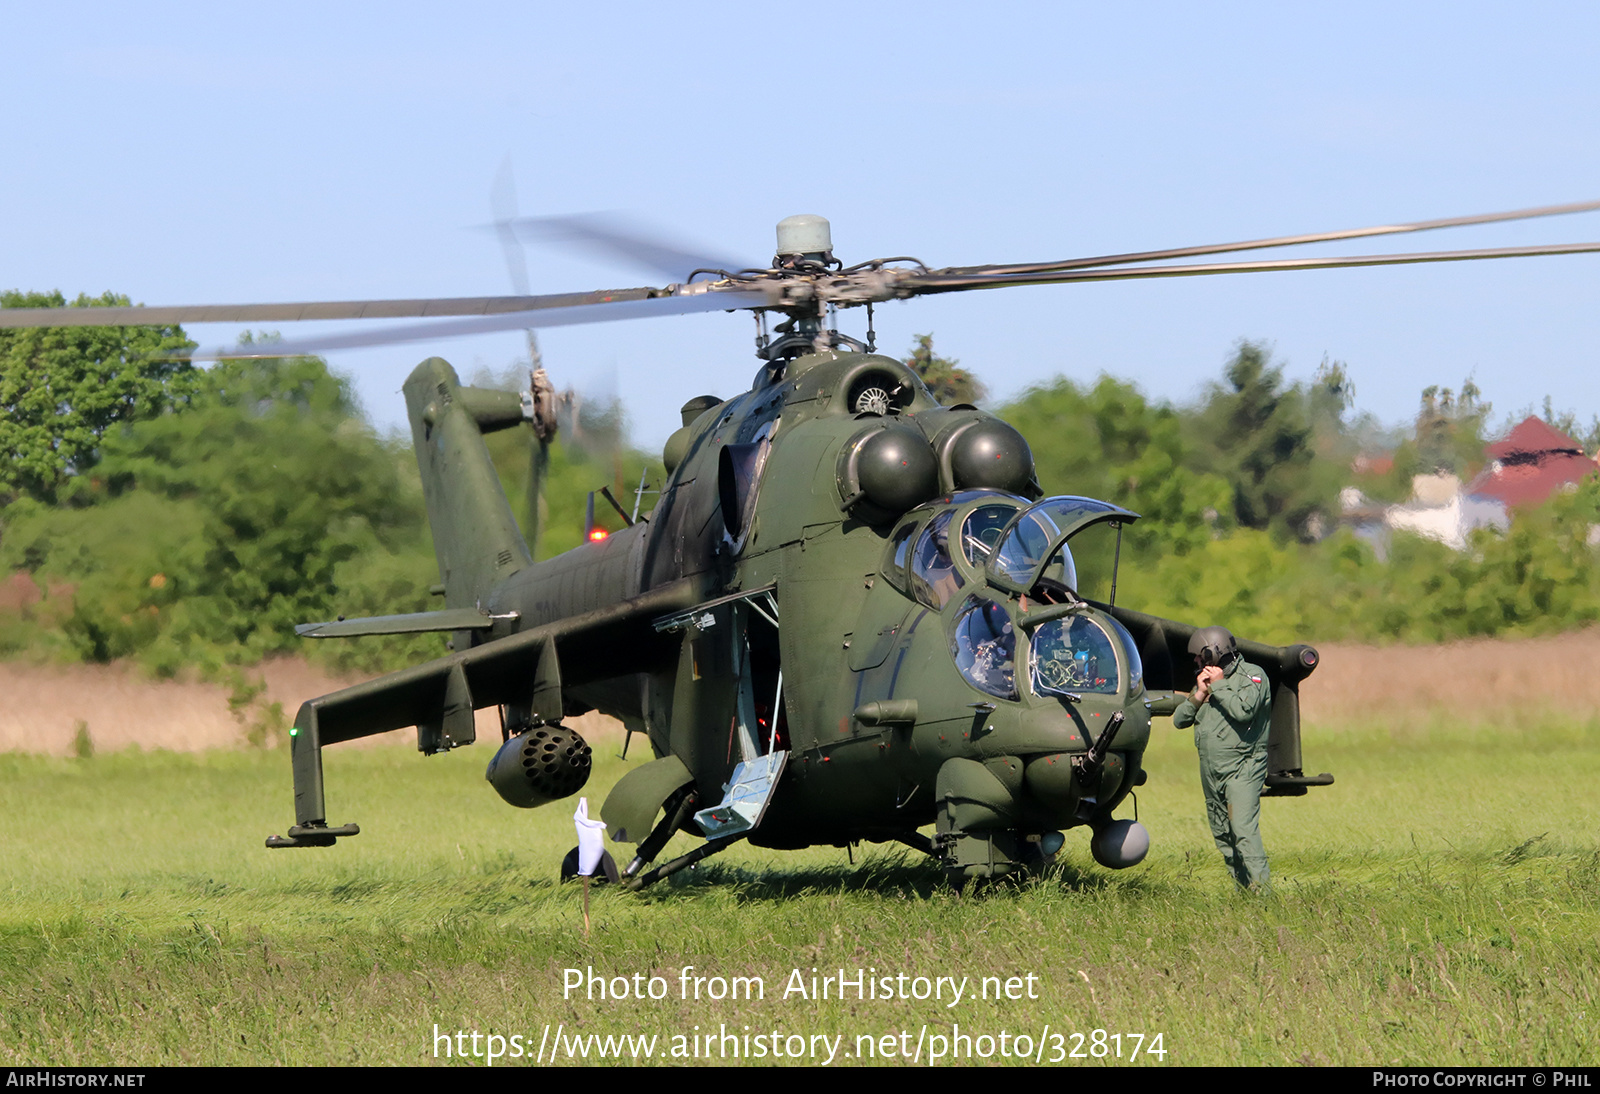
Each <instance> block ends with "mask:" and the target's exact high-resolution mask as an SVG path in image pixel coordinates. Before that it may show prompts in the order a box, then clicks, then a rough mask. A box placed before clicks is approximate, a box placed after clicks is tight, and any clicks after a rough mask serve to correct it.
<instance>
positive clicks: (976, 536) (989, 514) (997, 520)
mask: <svg viewBox="0 0 1600 1094" xmlns="http://www.w3.org/2000/svg"><path fill="white" fill-rule="evenodd" d="M1016 515H1017V510H1016V507H1015V506H1012V505H982V506H979V507H978V508H976V509H974V510H973V511H972V512H970V513H968V514H967V517H966V519H965V520H963V521H962V522H961V551H962V553H963V554H965V555H966V556H967V561H968V562H970V563H972V565H974V566H977V567H980V568H981V567H983V566H984V565H986V564H987V563H988V561H989V556H990V555H991V554H993V553H994V545H995V544H996V543H997V542H999V540H1000V532H1001V530H1002V529H1003V528H1005V526H1006V524H1007V523H1009V522H1010V520H1011V518H1012V517H1014V516H1016Z"/></svg>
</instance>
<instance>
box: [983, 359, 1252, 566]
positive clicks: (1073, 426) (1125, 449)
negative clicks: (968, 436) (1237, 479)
mask: <svg viewBox="0 0 1600 1094" xmlns="http://www.w3.org/2000/svg"><path fill="white" fill-rule="evenodd" d="M1000 416H1001V417H1003V418H1004V419H1005V420H1006V421H1008V422H1010V423H1011V424H1012V425H1013V426H1015V427H1016V428H1017V429H1018V430H1019V431H1020V432H1021V433H1022V435H1023V436H1024V437H1026V438H1027V439H1028V445H1029V447H1030V448H1031V449H1032V450H1033V458H1034V464H1035V467H1036V468H1037V473H1038V476H1039V482H1040V483H1041V484H1043V486H1044V488H1045V490H1046V491H1047V492H1050V493H1056V492H1062V493H1068V494H1085V495H1089V496H1092V497H1097V498H1103V499H1105V500H1106V501H1111V502H1115V503H1116V504H1118V505H1122V506H1126V507H1127V508H1129V509H1132V510H1134V511H1135V512H1137V513H1139V514H1141V516H1142V517H1143V519H1141V520H1140V521H1139V522H1138V523H1137V524H1134V525H1132V526H1131V528H1130V529H1129V530H1128V538H1129V546H1130V548H1131V549H1133V550H1134V551H1135V552H1136V553H1139V552H1143V553H1148V554H1151V555H1154V554H1159V553H1165V552H1176V553H1180V554H1182V553H1186V552H1188V551H1191V550H1194V549H1195V548H1197V547H1199V546H1200V545H1202V544H1203V543H1205V542H1206V541H1208V540H1210V539H1211V537H1212V535H1213V534H1215V533H1217V532H1219V531H1221V530H1223V529H1225V528H1227V527H1228V526H1230V525H1231V523H1232V513H1231V512H1229V511H1228V510H1230V509H1231V506H1230V500H1231V499H1230V496H1229V489H1228V485H1227V483H1226V482H1224V481H1223V480H1222V479H1220V478H1218V477H1217V476H1215V475H1210V474H1205V473H1203V472H1197V471H1195V470H1194V469H1193V468H1192V466H1191V465H1192V464H1193V463H1194V460H1193V457H1192V454H1191V453H1190V452H1189V450H1188V448H1187V447H1186V445H1185V443H1184V440H1183V437H1182V434H1181V430H1180V418H1179V414H1178V412H1177V411H1175V410H1173V409H1172V408H1171V407H1170V406H1165V405H1161V404H1151V403H1150V402H1149V401H1147V400H1146V399H1145V397H1144V395H1143V394H1141V393H1140V391H1139V389H1138V388H1136V387H1134V386H1133V385H1132V384H1129V383H1127V382H1125V381H1121V380H1114V379H1112V378H1111V377H1109V376H1102V377H1100V379H1099V380H1097V381H1096V382H1095V385H1094V386H1093V387H1092V388H1083V387H1080V386H1079V385H1077V384H1075V383H1073V382H1072V381H1071V380H1068V379H1065V378H1064V377H1058V378H1057V379H1056V380H1055V381H1054V382H1053V383H1051V384H1049V385H1047V386H1044V387H1036V388H1031V389H1029V390H1028V391H1027V392H1025V393H1024V394H1023V396H1022V398H1021V399H1019V400H1018V401H1017V402H1015V403H1012V404H1011V405H1009V406H1007V407H1004V408H1002V409H1001V411H1000Z"/></svg>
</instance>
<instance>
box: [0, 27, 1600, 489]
mask: <svg viewBox="0 0 1600 1094" xmlns="http://www.w3.org/2000/svg"><path fill="white" fill-rule="evenodd" d="M233 9H240V10H233ZM241 11H242V8H241V6H238V5H217V4H204V5H202V4H170V3H145V4H140V5H136V6H129V5H109V4H72V3H61V4H55V5H36V6H32V8H31V9H30V10H20V6H14V7H13V8H12V9H9V10H8V12H7V15H6V22H5V26H6V32H5V33H6V39H7V44H8V46H9V47H10V48H9V49H8V50H7V55H8V60H7V64H6V65H5V66H4V68H3V69H0V94H3V95H4V101H5V103H6V104H7V109H6V110H5V112H4V118H3V120H0V132H3V134H4V140H3V141H0V148H3V149H4V152H3V153H0V210H3V212H0V287H4V288H21V289H53V288H59V289H61V290H62V291H64V292H66V293H68V294H69V295H74V294H76V293H78V292H80V291H88V292H93V293H99V292H102V291H104V290H106V289H112V290H115V291H118V292H123V293H127V294H129V295H130V296H131V297H133V299H134V300H135V301H139V302H144V303H148V304H191V303H194V304H199V303H235V302H247V301H279V300H314V299H357V298H384V297H412V296H455V295H463V296H465V295H481V294H498V293H505V292H509V291H510V287H509V282H508V279H507V274H506V270H505V267H504V263H503V261H502V259H501V256H500V253H499V250H498V247H497V245H496V243H495V241H494V239H493V237H492V236H490V235H488V234H486V233H483V232H480V231H474V230H472V226H473V225H475V224H480V223H482V222H483V221H485V220H487V219H488V216H489V196H488V195H489V189H490V186H491V183H492V181H493V178H494V174H495V171H496V170H497V168H498V167H499V165H500V163H501V161H502V160H503V159H504V158H505V157H506V156H507V155H509V156H510V157H511V160H512V162H513V164H514V166H515V169H516V173H517V178H518V184H519V190H520V199H521V207H522V210H523V212H525V213H529V214H533V213H574V212H586V211H595V210H615V211H621V212H625V213H627V214H629V215H630V216H632V217H633V218H635V219H637V220H639V221H642V222H644V223H646V224H649V225H653V226H656V227H657V228H658V229H659V230H660V231H661V233H662V234H663V235H666V236H668V237H670V238H674V239H678V240H681V241H684V242H686V243H689V244H694V245H698V246H701V247H703V248H705V249H707V250H711V251H717V252H724V253H731V254H734V255H736V256H748V257H749V258H750V259H751V260H765V259H766V258H767V257H768V256H769V255H770V251H771V248H772V228H773V225H774V223H775V222H776V221H777V220H778V219H780V218H781V217H783V216H786V215H788V214H790V213H796V212H815V213H821V214H823V215H825V216H828V217H829V218H831V219H832V221H833V225H834V241H835V249H836V251H837V252H838V253H839V255H840V256H841V257H842V258H844V259H845V260H846V261H847V262H849V261H858V260H861V259H865V258H869V257H873V256H878V255H898V254H910V255H915V256H918V257H920V258H922V259H923V260H924V261H926V262H928V263H929V264H931V265H936V266H941V265H953V264H961V265H967V264H975V263H981V262H1017V261H1032V260H1043V259H1052V258H1062V257H1069V256H1072V255H1079V254H1098V253H1103V252H1108V251H1122V250H1131V249H1145V248H1154V247H1163V246H1178V245H1185V244H1194V243H1206V242H1214V241H1226V240H1235V239H1247V238H1255V237H1260V236H1266V235H1277V234H1288V233H1294V232H1303V231H1316V230H1324V229H1333V228H1345V227H1356V226H1360V225H1365V224H1378V223H1388V222H1394V221H1403V220H1417V219H1426V218H1433V217H1443V216H1452V215H1460V214H1468V213H1479V212H1489V211H1492V210H1499V209H1513V208H1519V207H1524V206H1533V205H1544V204H1553V203H1559V202H1570V201H1580V200H1586V199H1597V198H1600V140H1597V137H1600V132H1597V130H1600V76H1597V73H1600V7H1597V6H1594V5H1589V4H1578V3H1569V4H1561V3H1555V4H1544V5H1539V4H1531V5H1521V6H1518V7H1517V8H1515V9H1513V8H1512V7H1510V6H1509V5H1495V6H1489V5H1475V4H1462V3H1454V4H1382V5H1380V4H1365V3H1348V4H1342V5H1337V6H1334V5H1325V6H1322V7H1321V8H1320V9H1318V10H1310V7H1309V6H1307V5H1285V4H1260V5H1254V4H1213V5H1203V6H1202V5H1175V4H1173V5H1168V4H1137V5H1105V4H1093V5H1089V4H1081V5H1080V4H1050V5H1027V4H1015V5H1004V4H995V5H988V6H986V7H985V8H984V9H983V10H981V11H980V10H979V8H978V6H976V5H970V4H954V3H951V4H944V3H920V4H914V5H913V4H886V3H864V4H859V5H847V4H832V3H815V4H808V5H804V6H783V7H779V6H776V5H747V4H745V5H734V4H716V3H709V4H708V3H697V4H677V5H662V4H649V5H645V4H629V3H622V4H611V5H607V6H604V7H601V6H594V7H590V8H581V9H580V8H579V7H578V6H575V5H559V6H558V5H549V4H529V3H522V4H511V3H504V4H497V3H461V4H457V5H452V6H451V7H450V8H448V9H447V8H446V7H445V6H443V5H427V6H423V5H415V4H406V3H398V4H396V3H388V4H382V5H379V4H343V3H322V4H300V3H279V4H276V5H273V6H271V8H270V9H266V8H264V9H262V13H261V14H259V15H249V14H242V13H241ZM1593 239H1600V213H1592V214H1586V215H1581V216H1575V217H1566V218H1558V219H1552V220H1545V221H1535V222H1531V223H1529V224H1523V225H1508V226H1501V227H1496V228H1482V229H1465V230H1456V231H1449V232H1440V233H1429V234H1428V235H1425V236H1414V237H1410V239H1405V238H1402V239H1400V240H1399V241H1389V242H1384V241H1374V242H1367V243H1357V244H1352V245H1344V246H1342V247H1340V248H1323V249H1322V250H1320V251H1312V252H1307V253H1368V252H1372V251H1379V250H1413V249H1415V250H1433V249H1444V248H1457V247H1478V246H1507V245H1512V244H1517V243H1524V242H1527V243H1534V242H1577V241H1586V240H1593ZM1285 253H1286V252H1278V254H1279V255H1282V254H1285ZM528 261H529V268H530V272H531V280H532V288H533V291H535V292H558V291H572V290H581V289H593V288H605V287H620V286H628V285H641V284H651V283H655V282H657V281H659V280H660V279H659V278H657V277H655V276H654V275H651V274H649V273H647V272H643V271H638V270H634V269H629V268H626V267H621V266H616V265H607V264H604V263H602V262H599V261H597V260H592V259H586V258H582V257H577V256H573V255H571V254H567V253H563V252H560V251H557V250H545V249H542V248H541V249H537V250H530V252H529V255H528ZM1597 290H1600V256H1579V257H1559V258H1539V259H1519V260H1510V261H1502V262H1494V263H1472V264H1463V265H1457V266H1426V267H1409V268H1400V269H1388V270H1370V269H1369V270H1342V271H1317V272H1305V273H1287V274H1253V275H1243V276H1230V277H1219V278H1209V279H1204V280H1202V279H1195V278H1185V279H1179V280H1174V281H1166V282H1155V281H1151V282H1133V283H1123V284H1097V285H1077V286H1053V287H1039V288H1019V289H1011V290H1003V291H999V292H977V293H968V294H964V295H962V296H952V297H943V298H937V299H925V300H920V301H912V302H907V303H903V304H896V305H889V306H885V307H883V308H881V309H879V312H878V329H879V342H880V345H881V346H883V347H884V348H885V349H887V350H889V351H891V352H901V351H903V350H905V349H906V348H908V347H909V345H910V342H911V338H912V336H913V335H914V334H917V333H923V332H928V331H932V332H933V333H934V335H935V339H936V342H935V344H936V346H937V347H938V348H939V349H940V350H941V351H942V352H944V353H946V354H948V355H951V356H954V357H957V358H959V359H960V360H961V362H962V363H963V365H966V366H968V367H970V368H971V369H972V370H973V371H974V372H976V373H977V374H978V376H979V377H980V378H981V379H982V380H983V381H984V382H985V383H986V384H988V386H989V387H990V389H991V390H992V391H993V392H994V393H995V394H996V396H997V397H1000V398H1004V397H1006V396H1009V395H1013V394H1016V393H1017V392H1019V391H1021V390H1022V389H1024V388H1025V387H1027V386H1028V385H1030V384H1036V383H1041V382H1045V381H1047V380H1048V379H1050V378H1051V377H1053V376H1055V375H1058V374H1065V375H1068V376H1072V377H1075V378H1079V379H1084V380H1089V379H1092V378H1093V377H1094V376H1095V375H1097V374H1098V373H1101V372H1110V373H1112V374H1113V375H1117V376H1122V377H1127V378H1129V379H1132V380H1134V381H1135V382H1137V383H1138V384H1139V385H1140V386H1141V387H1142V388H1143V389H1144V390H1145V391H1146V392H1148V393H1150V394H1152V395H1156V396H1159V397H1165V398H1169V399H1173V400H1180V401H1181V400H1186V399H1191V398H1194V397H1196V396H1197V395H1198V394H1199V392H1200V390H1201V387H1202V385H1203V383H1204V382H1205V381H1207V380H1209V379H1213V378H1215V377H1217V376H1218V375H1219V370H1220V366H1221V364H1222V362H1223V361H1224V360H1225V359H1226V357H1227V356H1228V355H1229V353H1230V352H1231V349H1232V346H1233V344H1234V343H1235V341H1236V340H1237V339H1239V338H1254V339H1263V340H1267V341H1270V342H1272V343H1273V344H1274V345H1275V347H1276V351H1277V355H1278V358H1279V360H1280V361H1281V362H1283V363H1284V364H1285V365H1286V366H1287V370H1288V373H1289V375H1290V376H1291V377H1294V378H1304V377H1309V376H1310V375H1311V374H1312V372H1313V371H1314V370H1315V368H1316V366H1317V364H1318V362H1320V361H1321V360H1322V359H1323V357H1324V355H1326V356H1329V357H1332V358H1335V359H1338V360H1343V361H1345V362H1347V364H1348V366H1349V369H1350V372H1351V374H1352V376H1353V377H1354V380H1355V384H1356V396H1357V404H1358V407H1359V408H1361V409H1364V410H1369V411H1372V412H1374V413H1376V414H1377V415H1378V416H1379V417H1380V418H1382V419H1384V420H1386V421H1391V422H1394V421H1400V420H1404V419H1406V418H1408V417H1409V416H1410V415H1411V414H1412V413H1413V411H1414V409H1415V407H1416V402H1417V395H1418V392H1419V391H1420V390H1421V388H1422V387H1424V386H1425V385H1427V384H1435V383H1437V384H1443V385H1447V386H1452V387H1453V386H1456V385H1458V384H1459V383H1460V381H1461V380H1462V379H1463V378H1464V377H1466V376H1469V375H1470V376H1472V377H1473V379H1474V380H1475V382H1476V383H1477V384H1478V385H1479V387H1481V388H1482V389H1483V391H1484V393H1485V396H1486V397H1487V398H1489V399H1490V400H1492V401H1493V402H1494V404H1495V407H1496V417H1497V418H1500V417H1503V416H1504V415H1506V414H1509V413H1510V412H1512V411H1514V410H1518V409H1521V408H1523V407H1527V406H1530V405H1533V404H1536V403H1540V402H1542V400H1543V399H1544V397H1545V396H1546V395H1549V396H1551V397H1552V398H1553V400H1554V403H1555V405H1556V406H1557V407H1558V408H1570V409H1573V410H1576V411H1579V412H1580V414H1581V415H1582V416H1583V417H1584V418H1585V419H1587V417H1588V416H1589V415H1590V414H1592V413H1595V412H1600V369H1596V368H1595V367H1594V357H1595V349H1596V346H1597V344H1600V308H1597V307H1596V300H1595V298H1596V293H1597ZM862 318H863V317H862V316H861V315H860V313H858V312H857V313H849V314H847V316H846V318H845V321H844V323H843V325H842V326H843V329H845V330H846V331H847V332H851V333H857V334H859V333H860V330H859V329H858V328H859V327H860V326H861V324H862ZM191 330H192V331H193V333H195V334H196V335H197V336H198V337H199V338H200V340H201V341H203V342H205V343H208V344H215V343H221V342H231V341H232V340H233V338H234V337H235V336H236V335H237V333H238V331H237V329H236V328H233V327H224V328H215V327H213V328H191ZM285 333H286V334H289V333H291V332H290V331H287V330H286V331H285ZM293 333H300V332H298V331H296V332H293ZM753 333H754V328H753V324H752V322H751V320H750V319H749V317H748V316H745V315H725V314H720V313H714V314H711V315H700V316H686V317H680V318H673V319H665V320H651V321H640V322H634V323H616V324H607V325H603V326H595V327H589V328H582V329H576V328H569V329H563V330H556V331H550V332H547V333H546V334H545V335H544V336H543V345H544V349H545V355H546V359H547V364H548V365H549V367H550V368H551V370H552V372H553V374H554V376H555V379H556V381H557V382H558V383H559V384H575V385H577V386H578V387H580V388H582V389H585V390H587V391H588V392H590V393H592V394H601V393H605V392H608V391H612V392H616V393H617V394H619V395H621V397H622V398H623V400H624V402H625V404H626V406H627V408H628V411H629V414H630V416H631V419H632V421H633V423H634V425H635V428H636V431H637V433H638V435H639V436H640V438H641V439H642V440H644V441H647V442H650V443H659V442H660V441H661V440H662V439H664V438H665V436H666V434H667V433H668V432H669V431H670V430H671V429H672V428H673V427H674V426H675V425H676V423H677V417H678V415H677V408H678V406H679V405H680V404H681V403H682V402H684V401H685V400H686V399H687V398H689V397H690V396H693V395H697V394H701V393H707V392H709V393H715V394H718V395H722V396H727V395H730V394H733V393H734V392H736V391H738V390H742V389H743V388H744V387H745V386H746V385H747V384H748V383H749V380H750V377H751V376H752V375H753V374H754V372H755V367H756V361H755V359H754V357H753V356H752V354H751V349H752V337H753ZM433 352H437V353H439V354H441V355H442V356H445V357H447V358H448V359H450V360H451V361H452V362H454V363H455V364H456V365H457V367H458V369H460V370H461V371H462V372H463V373H466V374H469V375H470V374H471V373H472V372H473V371H474V370H476V369H478V368H481V367H487V368H491V369H495V370H500V369H503V368H505V367H507V366H508V365H510V364H512V362H513V361H514V360H515V359H516V358H517V356H518V354H519V353H520V352H521V340H520V336H518V335H496V336H479V337H475V338H467V339H459V340H452V341H450V342H446V343H441V344H438V345H433V346H425V347H416V346H401V347H392V348H385V349H374V350H363V351H360V352H351V353H342V354H333V355H330V360H331V361H332V363H333V364H334V366H335V367H336V368H338V369H340V370H342V371H344V372H346V373H348V374H349V375H351V376H352V377H353V378H354V379H355V380H356V383H357V386H358V389H359V391H360V393H361V396H362V399H363V402H364V403H365V405H366V408H367V410H368V412H369V414H370V415H371V416H372V417H373V419H374V420H375V421H377V422H378V423H379V424H381V425H394V424H398V423H399V422H400V421H401V420H402V414H403V406H402V404H401V400H400V397H399V395H398V389H399V385H400V382H401V380H402V379H403V378H404V376H405V374H406V373H407V372H408V371H409V370H410V368H411V367H412V365H414V364H415V363H416V361H417V360H419V359H420V358H421V357H423V356H425V355H427V354H428V353H433ZM1055 485H1056V486H1057V488H1063V489H1064V488H1068V487H1069V486H1070V484H1055Z"/></svg>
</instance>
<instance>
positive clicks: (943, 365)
mask: <svg viewBox="0 0 1600 1094" xmlns="http://www.w3.org/2000/svg"><path fill="white" fill-rule="evenodd" d="M913 337H915V338H916V342H917V344H916V345H915V346H914V347H913V348H912V350H911V356H910V357H907V358H906V359H905V362H906V365H907V366H908V367H910V368H911V369H912V371H914V372H915V373H916V374H917V375H918V376H920V377H921V378H922V382H923V383H924V384H926V385H927V387H928V390H929V391H931V392H933V397H934V398H935V399H937V400H939V402H940V403H941V404H942V405H944V406H954V405H956V404H957V403H976V402H978V401H979V400H980V399H983V398H984V397H986V396H987V395H988V392H986V391H984V389H983V385H982V384H981V383H979V382H978V380H977V378H976V377H975V376H973V375H972V373H970V372H968V371H967V370H966V369H964V368H957V367H956V366H957V365H958V364H960V362H959V361H957V360H956V359H955V358H953V357H940V356H939V355H938V354H936V353H934V352H933V335H931V334H918V335H914V336H913Z"/></svg>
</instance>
